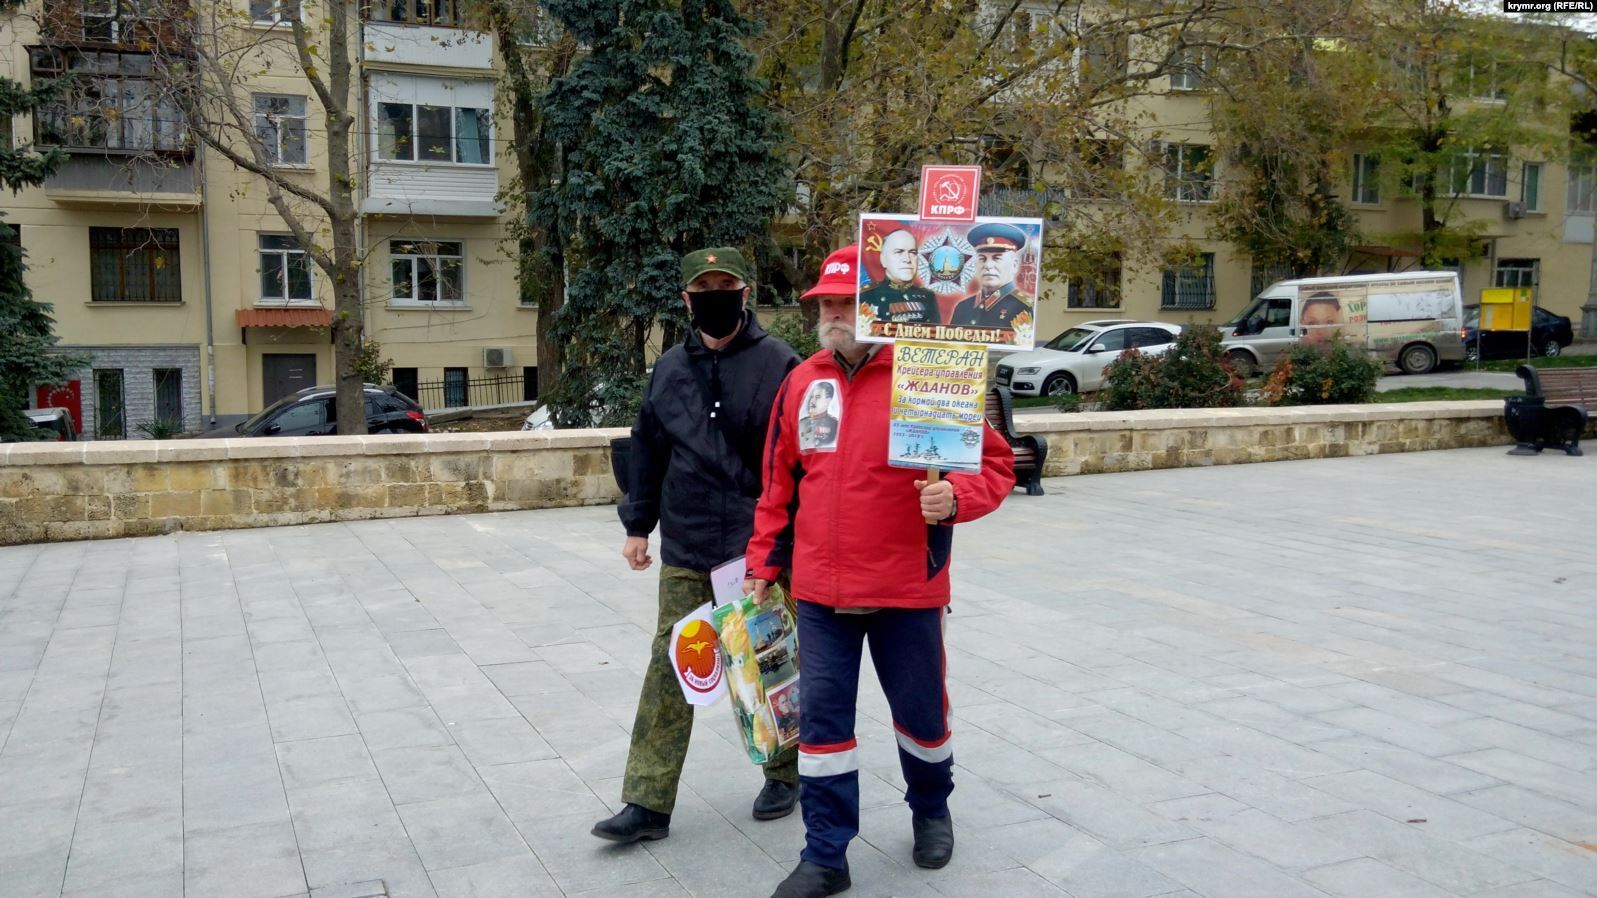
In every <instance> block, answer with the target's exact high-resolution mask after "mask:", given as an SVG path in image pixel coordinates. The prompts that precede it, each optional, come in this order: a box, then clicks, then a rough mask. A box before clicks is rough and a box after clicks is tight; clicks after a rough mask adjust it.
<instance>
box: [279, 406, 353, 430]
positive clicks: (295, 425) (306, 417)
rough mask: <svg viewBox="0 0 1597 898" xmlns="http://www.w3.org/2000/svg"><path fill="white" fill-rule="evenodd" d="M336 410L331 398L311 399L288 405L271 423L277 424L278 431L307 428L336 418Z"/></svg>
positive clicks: (319, 425) (318, 425)
mask: <svg viewBox="0 0 1597 898" xmlns="http://www.w3.org/2000/svg"><path fill="white" fill-rule="evenodd" d="M337 411H338V407H337V405H336V404H335V403H334V401H333V400H331V399H313V400H311V401H309V402H301V403H299V404H298V405H292V406H289V408H288V409H287V410H286V411H284V412H283V413H282V414H281V415H278V416H277V420H275V421H273V422H272V423H273V424H275V425H277V429H278V430H279V431H285V430H308V429H309V428H312V427H321V426H322V425H323V424H326V423H328V422H330V421H334V420H336V416H337Z"/></svg>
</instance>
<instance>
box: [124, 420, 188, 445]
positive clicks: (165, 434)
mask: <svg viewBox="0 0 1597 898" xmlns="http://www.w3.org/2000/svg"><path fill="white" fill-rule="evenodd" d="M133 426H134V428H135V429H137V430H138V431H139V432H140V433H142V434H144V435H145V436H147V437H149V438H150V439H152V440H169V439H171V438H172V437H175V436H177V435H178V434H180V433H182V432H183V422H181V421H173V420H171V419H169V418H156V419H154V420H147V421H140V422H139V423H137V424H135V425H133Z"/></svg>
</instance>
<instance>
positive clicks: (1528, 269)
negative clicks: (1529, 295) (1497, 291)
mask: <svg viewBox="0 0 1597 898" xmlns="http://www.w3.org/2000/svg"><path fill="white" fill-rule="evenodd" d="M1505 262H1514V263H1520V262H1529V263H1530V264H1529V265H1521V264H1514V265H1505V264H1504V263H1505ZM1541 268H1542V260H1541V259H1498V260H1497V264H1496V265H1495V266H1494V267H1493V269H1492V286H1493V287H1535V286H1536V285H1537V284H1539V283H1540V282H1541ZM1509 273H1512V274H1513V275H1514V277H1513V278H1512V280H1513V281H1514V283H1511V284H1510V283H1505V281H1507V280H1509V279H1508V278H1505V277H1503V275H1505V274H1509ZM1526 275H1529V282H1528V283H1526V277H1525V276H1526Z"/></svg>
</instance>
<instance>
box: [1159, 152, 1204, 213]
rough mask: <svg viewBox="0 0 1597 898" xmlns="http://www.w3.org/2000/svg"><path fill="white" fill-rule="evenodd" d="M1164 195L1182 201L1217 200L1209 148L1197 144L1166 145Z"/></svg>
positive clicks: (1202, 201) (1200, 201)
mask: <svg viewBox="0 0 1597 898" xmlns="http://www.w3.org/2000/svg"><path fill="white" fill-rule="evenodd" d="M1164 159H1165V195H1166V196H1168V197H1170V198H1171V199H1174V200H1179V201H1181V202H1183V203H1206V202H1208V201H1210V200H1212V199H1214V164H1213V161H1212V160H1211V158H1210V155H1209V148H1208V147H1207V146H1205V145H1203V144H1197V143H1173V144H1168V145H1167V146H1165V150H1164Z"/></svg>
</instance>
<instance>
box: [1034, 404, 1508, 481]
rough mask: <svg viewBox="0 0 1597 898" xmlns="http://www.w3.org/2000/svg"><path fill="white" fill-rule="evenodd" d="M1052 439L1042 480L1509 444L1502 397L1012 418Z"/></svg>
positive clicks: (1049, 440) (1085, 413) (1088, 413)
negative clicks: (1458, 400)
mask: <svg viewBox="0 0 1597 898" xmlns="http://www.w3.org/2000/svg"><path fill="white" fill-rule="evenodd" d="M1016 428H1017V429H1018V430H1020V431H1021V432H1023V433H1035V434H1037V435H1039V436H1042V437H1045V438H1046V439H1047V440H1048V461H1047V463H1046V466H1045V469H1044V474H1046V475H1047V476H1050V477H1053V476H1060V475H1066V474H1102V473H1109V472H1114V471H1147V470H1151V469H1154V468H1188V467H1198V466H1204V465H1232V464H1247V463H1250V462H1263V461H1290V460H1295V459H1305V458H1340V457H1343V456H1349V455H1376V454H1379V453H1386V452H1415V451H1419V450H1425V449H1463V448H1469V447H1474V446H1500V445H1506V444H1511V443H1513V440H1512V439H1511V438H1510V437H1509V436H1508V430H1507V429H1506V428H1505V427H1504V425H1503V403H1502V400H1500V399H1486V400H1478V401H1466V402H1394V403H1390V404H1383V405H1321V406H1305V407H1301V408H1278V409H1277V408H1237V409H1173V410H1167V411H1146V412H1082V413H1078V414H1068V415H1065V414H1050V415H1038V416H1030V415H1023V416H1020V417H1019V418H1017V421H1016Z"/></svg>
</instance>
